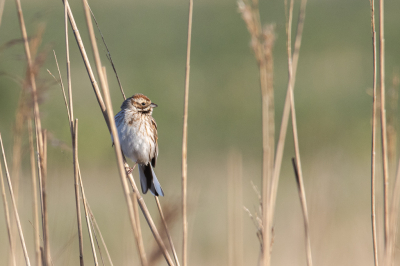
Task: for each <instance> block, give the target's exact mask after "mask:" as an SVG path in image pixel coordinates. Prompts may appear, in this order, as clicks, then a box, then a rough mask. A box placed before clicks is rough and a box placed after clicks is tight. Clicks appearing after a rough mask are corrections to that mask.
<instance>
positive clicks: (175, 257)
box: [154, 197, 180, 266]
mask: <svg viewBox="0 0 400 266" xmlns="http://www.w3.org/2000/svg"><path fill="white" fill-rule="evenodd" d="M154 198H155V200H156V203H157V208H158V211H159V212H160V217H161V221H162V223H163V225H164V229H165V232H166V233H167V237H168V241H169V244H170V246H171V250H172V254H173V255H174V259H175V263H176V265H177V266H180V264H179V260H178V255H177V254H176V250H175V246H174V242H173V241H172V237H171V234H170V233H169V230H168V225H167V221H165V217H164V213H163V211H162V208H161V204H160V200H159V199H158V197H154Z"/></svg>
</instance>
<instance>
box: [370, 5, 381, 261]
mask: <svg viewBox="0 0 400 266" xmlns="http://www.w3.org/2000/svg"><path fill="white" fill-rule="evenodd" d="M370 5H371V31H372V67H373V95H372V141H371V142H372V147H371V224H372V244H373V251H374V263H375V266H378V265H379V259H378V244H377V232H376V192H375V179H376V112H377V101H376V78H377V70H376V31H375V0H370Z"/></svg>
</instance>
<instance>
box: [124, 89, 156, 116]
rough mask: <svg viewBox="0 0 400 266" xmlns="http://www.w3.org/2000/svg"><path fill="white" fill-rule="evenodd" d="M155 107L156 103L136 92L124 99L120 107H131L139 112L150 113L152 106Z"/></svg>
mask: <svg viewBox="0 0 400 266" xmlns="http://www.w3.org/2000/svg"><path fill="white" fill-rule="evenodd" d="M155 107H157V104H155V103H152V102H151V100H150V99H149V98H147V97H146V96H145V95H143V94H140V93H138V94H135V95H133V96H132V97H130V98H128V99H126V100H125V101H124V103H123V104H122V106H121V109H122V110H124V109H132V110H133V111H137V112H139V113H143V114H150V115H151V113H152V112H153V108H155Z"/></svg>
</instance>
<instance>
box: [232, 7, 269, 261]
mask: <svg viewBox="0 0 400 266" xmlns="http://www.w3.org/2000/svg"><path fill="white" fill-rule="evenodd" d="M238 6H239V11H240V12H241V14H242V18H243V20H244V21H245V23H246V26H247V29H248V31H249V33H250V35H251V45H252V48H253V51H254V55H255V58H256V60H257V63H258V68H259V75H260V88H261V96H262V97H261V98H262V135H263V163H262V208H263V210H262V223H263V226H262V230H263V232H262V237H263V244H262V264H263V265H265V266H267V265H269V264H270V253H271V247H270V244H265V243H271V240H272V238H271V223H270V219H269V217H268V216H269V213H268V208H269V204H268V201H269V198H270V185H271V178H272V173H273V163H274V156H275V151H274V146H275V118H274V116H275V110H274V88H273V56H272V50H273V45H274V42H275V33H274V26H273V25H268V26H267V27H265V30H264V31H263V30H262V27H261V22H260V12H259V9H258V0H255V1H252V2H250V1H239V2H238Z"/></svg>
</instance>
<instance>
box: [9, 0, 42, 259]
mask: <svg viewBox="0 0 400 266" xmlns="http://www.w3.org/2000/svg"><path fill="white" fill-rule="evenodd" d="M15 3H16V7H17V14H18V19H19V24H20V28H21V33H22V38H23V40H24V49H25V55H26V59H27V63H28V69H29V81H30V85H31V88H32V99H33V113H34V119H35V131H36V142H37V150H38V165H39V167H38V168H39V170H40V172H39V181H40V179H42V180H41V182H42V184H41V185H42V187H41V190H42V191H41V192H42V196H41V200H42V202H41V203H42V217H43V218H42V221H43V242H44V261H43V262H44V265H46V266H48V265H50V245H49V243H48V226H47V203H46V191H45V189H44V188H45V182H46V168H45V165H44V164H45V162H44V155H43V154H44V149H43V140H44V139H43V136H42V126H41V121H40V112H39V104H38V99H37V89H36V81H35V73H34V68H33V61H32V57H31V52H30V48H29V42H28V36H27V32H26V27H25V22H24V17H23V14H22V7H21V2H20V0H15Z"/></svg>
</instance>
